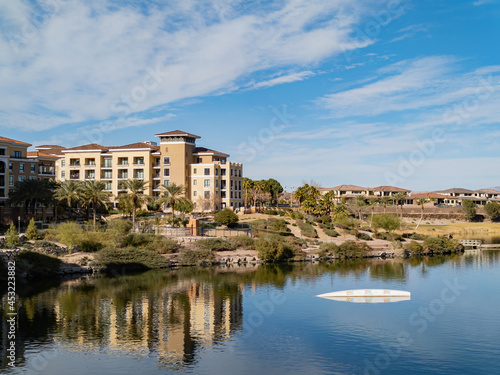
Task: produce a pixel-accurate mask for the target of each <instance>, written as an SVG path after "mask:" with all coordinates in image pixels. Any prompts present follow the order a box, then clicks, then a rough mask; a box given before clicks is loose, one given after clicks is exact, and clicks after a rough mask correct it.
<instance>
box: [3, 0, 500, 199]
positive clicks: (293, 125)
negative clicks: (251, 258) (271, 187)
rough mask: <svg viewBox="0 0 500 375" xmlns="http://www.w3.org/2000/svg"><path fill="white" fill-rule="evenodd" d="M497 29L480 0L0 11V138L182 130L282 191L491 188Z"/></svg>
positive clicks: (137, 137)
mask: <svg viewBox="0 0 500 375" xmlns="http://www.w3.org/2000/svg"><path fill="white" fill-rule="evenodd" d="M499 25H500V3H499V1H493V0H491V1H489V0H470V1H460V0H455V1H451V0H448V1H439V2H438V1H430V0H419V1H416V0H414V1H398V0H390V1H383V0H378V1H375V0H373V1H352V0H330V1H325V0H288V1H285V0H282V1H263V0H261V1H259V0H256V1H240V0H215V1H198V0H184V1H182V2H181V1H159V0H150V1H111V0H99V1H97V0H95V1H94V0H89V1H72V0H36V1H35V0H33V1H16V2H12V1H7V0H0V82H1V85H0V98H1V101H0V127H1V135H2V136H6V137H11V138H15V139H20V140H24V141H28V142H30V143H33V144H34V145H37V144H46V143H49V144H61V145H64V146H75V145H78V144H84V143H91V142H96V143H101V144H104V145H120V144H126V143H132V142H137V141H145V140H155V139H154V134H156V133H158V132H164V131H169V130H175V129H181V130H185V131H189V132H192V133H195V134H198V135H200V136H201V137H202V139H201V140H199V141H198V143H199V145H200V146H205V147H210V148H214V149H217V150H220V151H224V152H228V153H230V154H231V159H232V160H233V161H239V162H242V163H244V170H245V175H246V176H248V177H250V178H253V179H260V178H270V177H273V178H276V179H278V180H279V181H280V182H282V184H283V185H286V186H295V187H296V186H299V185H300V184H302V183H303V182H304V181H309V180H314V181H316V182H318V183H320V184H321V185H322V186H324V187H328V186H333V185H338V184H358V185H362V186H378V185H396V186H401V187H405V188H409V189H412V190H415V191H423V190H430V189H445V188H449V187H467V188H474V189H475V188H482V187H491V186H499V185H500V169H499V161H500V155H499V150H500V147H499V139H500V126H499V123H500V120H499V119H500V116H499V115H500V93H499V89H500V59H499V58H500V51H499V49H498V45H499V42H500V26H499Z"/></svg>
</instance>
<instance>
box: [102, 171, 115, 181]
mask: <svg viewBox="0 0 500 375" xmlns="http://www.w3.org/2000/svg"><path fill="white" fill-rule="evenodd" d="M102 178H103V180H111V179H112V178H113V172H112V171H104V172H103V173H102Z"/></svg>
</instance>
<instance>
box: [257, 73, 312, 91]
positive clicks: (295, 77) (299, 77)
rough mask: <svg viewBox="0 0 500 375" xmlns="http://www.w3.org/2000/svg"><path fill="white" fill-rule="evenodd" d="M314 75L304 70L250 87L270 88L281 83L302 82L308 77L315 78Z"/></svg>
mask: <svg viewBox="0 0 500 375" xmlns="http://www.w3.org/2000/svg"><path fill="white" fill-rule="evenodd" d="M315 75H316V73H314V72H313V71H311V70H306V71H303V72H299V73H291V74H286V75H282V76H279V77H276V78H273V79H269V80H267V81H262V82H258V83H255V84H253V85H252V86H251V88H253V89H258V88H263V87H271V86H275V85H281V84H283V83H291V82H297V81H303V80H305V79H308V78H310V77H313V76H315Z"/></svg>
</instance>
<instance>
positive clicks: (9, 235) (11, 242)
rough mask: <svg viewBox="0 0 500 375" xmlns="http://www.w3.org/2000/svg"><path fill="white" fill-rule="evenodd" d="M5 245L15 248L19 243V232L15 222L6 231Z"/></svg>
mask: <svg viewBox="0 0 500 375" xmlns="http://www.w3.org/2000/svg"><path fill="white" fill-rule="evenodd" d="M5 245H6V247H8V248H13V247H16V246H18V245H19V234H18V233H17V229H16V226H15V225H14V223H12V224H10V227H9V229H8V230H7V232H5Z"/></svg>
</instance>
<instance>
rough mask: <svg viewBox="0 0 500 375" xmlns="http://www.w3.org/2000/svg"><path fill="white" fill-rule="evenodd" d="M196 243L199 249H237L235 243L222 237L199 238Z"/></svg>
mask: <svg viewBox="0 0 500 375" xmlns="http://www.w3.org/2000/svg"><path fill="white" fill-rule="evenodd" d="M194 245H195V246H196V247H197V248H198V249H203V250H211V251H230V250H234V249H235V246H234V245H233V244H231V243H230V242H229V241H226V240H223V239H221V238H206V239H202V240H197V241H196V242H195V243H194Z"/></svg>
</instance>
